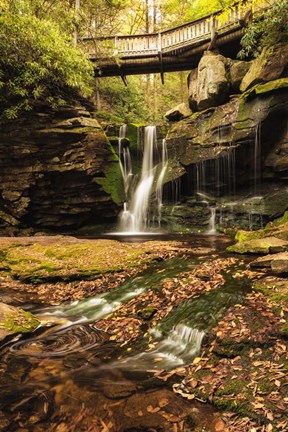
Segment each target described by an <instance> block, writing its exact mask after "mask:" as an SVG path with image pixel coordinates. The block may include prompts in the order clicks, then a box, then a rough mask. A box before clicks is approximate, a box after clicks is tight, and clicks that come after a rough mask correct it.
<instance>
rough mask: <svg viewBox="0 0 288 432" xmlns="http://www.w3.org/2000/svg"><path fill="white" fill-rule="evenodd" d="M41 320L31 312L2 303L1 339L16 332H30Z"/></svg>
mask: <svg viewBox="0 0 288 432" xmlns="http://www.w3.org/2000/svg"><path fill="white" fill-rule="evenodd" d="M39 324H40V322H39V321H38V319H37V318H36V317H35V316H34V315H32V314H31V313H30V312H26V311H24V310H23V309H19V308H16V307H14V306H9V305H6V304H5V303H0V339H3V338H4V337H6V336H8V335H10V334H14V333H30V332H33V331H34V330H36V328H37V327H38V326H39Z"/></svg>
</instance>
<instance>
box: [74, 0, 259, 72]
mask: <svg viewBox="0 0 288 432" xmlns="http://www.w3.org/2000/svg"><path fill="white" fill-rule="evenodd" d="M266 7H267V4H266V1H265V0H263V4H262V5H261V6H259V7H258V9H257V11H256V12H260V11H262V10H263V9H265V8H266ZM250 10H251V4H249V1H247V2H246V3H245V4H244V5H243V4H242V5H239V4H238V5H235V6H234V7H233V8H232V9H231V10H230V12H229V14H227V16H225V18H224V17H223V14H222V15H221V11H220V12H218V13H216V14H214V15H210V16H207V17H204V18H201V19H198V20H196V21H192V22H189V23H187V24H184V25H182V26H179V27H175V28H173V29H170V30H166V31H163V32H159V33H150V34H141V35H129V36H123V35H121V36H113V37H112V36H111V37H102V38H93V37H84V38H83V39H82V41H83V47H84V49H85V50H86V52H87V53H88V54H89V57H90V59H91V61H93V62H95V64H96V63H97V67H96V68H95V76H99V77H100V76H125V75H134V74H135V75H136V74H142V73H145V74H147V73H161V75H163V74H164V72H171V71H179V70H189V69H191V68H194V67H195V66H197V64H198V62H199V59H200V57H201V54H202V53H203V51H205V50H207V49H209V47H211V43H213V42H215V41H216V42H217V46H219V45H220V46H221V45H225V44H227V43H230V42H231V41H235V40H239V39H240V38H241V37H242V35H243V32H244V29H243V24H244V22H245V17H246V16H247V14H248V13H249V11H250Z"/></svg>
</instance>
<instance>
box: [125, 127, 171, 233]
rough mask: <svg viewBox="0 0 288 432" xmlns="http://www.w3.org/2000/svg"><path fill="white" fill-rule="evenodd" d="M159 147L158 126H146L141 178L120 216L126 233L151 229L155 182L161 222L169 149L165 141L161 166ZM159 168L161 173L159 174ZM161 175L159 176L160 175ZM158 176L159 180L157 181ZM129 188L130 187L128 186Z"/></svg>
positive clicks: (159, 220)
mask: <svg viewBox="0 0 288 432" xmlns="http://www.w3.org/2000/svg"><path fill="white" fill-rule="evenodd" d="M156 145H157V136H156V126H146V127H145V133H144V149H143V161H142V171H141V177H140V180H139V182H138V185H137V186H136V189H135V190H134V191H131V200H130V202H127V203H125V204H124V209H123V211H122V213H121V215H120V230H121V232H126V233H131V234H132V233H140V232H143V231H146V230H147V228H148V227H149V208H150V197H151V194H152V191H153V186H154V182H155V181H156V185H155V192H156V202H157V211H158V224H159V225H160V222H161V207H162V186H163V181H164V176H165V171H166V169H167V149H166V145H165V141H163V144H162V158H161V159H162V160H161V165H159V163H158V162H157V163H155V162H154V151H155V147H156ZM159 167H161V168H160V172H159ZM131 172H132V170H131ZM158 173H159V174H158ZM157 175H158V179H157ZM128 188H129V185H128Z"/></svg>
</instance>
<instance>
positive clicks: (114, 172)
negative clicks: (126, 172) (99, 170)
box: [94, 161, 125, 205]
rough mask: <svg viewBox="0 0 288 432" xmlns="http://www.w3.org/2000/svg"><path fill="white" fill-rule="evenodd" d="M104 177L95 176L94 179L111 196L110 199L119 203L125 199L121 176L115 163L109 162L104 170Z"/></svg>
mask: <svg viewBox="0 0 288 432" xmlns="http://www.w3.org/2000/svg"><path fill="white" fill-rule="evenodd" d="M104 173H105V177H96V178H95V179H94V180H95V182H96V183H97V184H99V185H101V186H102V189H103V190H104V191H105V192H106V193H107V194H109V195H110V196H111V198H112V200H113V201H114V202H115V203H116V204H117V205H121V203H123V201H124V200H125V196H124V186H123V178H122V174H121V171H120V167H119V164H118V161H117V163H116V162H114V163H111V164H110V165H109V166H108V167H107V168H106V169H105V171H104Z"/></svg>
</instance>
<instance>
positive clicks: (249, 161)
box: [164, 44, 288, 231]
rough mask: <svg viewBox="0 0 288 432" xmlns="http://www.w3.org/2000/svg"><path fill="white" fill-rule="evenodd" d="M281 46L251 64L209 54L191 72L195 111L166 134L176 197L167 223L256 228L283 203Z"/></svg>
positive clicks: (287, 101) (286, 194) (287, 81)
mask: <svg viewBox="0 0 288 432" xmlns="http://www.w3.org/2000/svg"><path fill="white" fill-rule="evenodd" d="M287 51H288V46H287V45H283V44H282V45H279V46H278V47H275V48H274V51H273V50H271V49H270V50H264V52H263V54H262V55H261V56H260V57H259V58H258V59H256V60H255V61H253V62H239V61H235V60H231V59H227V58H225V57H223V56H222V55H220V54H218V53H213V52H212V53H211V52H207V53H205V54H204V55H203V57H202V59H201V60H200V63H199V66H198V69H196V70H193V71H192V72H191V73H190V75H189V79H188V86H189V94H190V96H189V103H190V107H191V109H192V111H193V114H191V115H190V116H188V117H186V118H183V117H182V120H181V121H178V122H174V123H173V124H172V125H171V128H170V131H169V133H168V135H167V147H168V153H169V157H170V160H171V162H170V172H169V176H168V177H167V180H169V179H170V178H171V177H173V174H172V173H173V172H174V173H175V172H176V169H177V170H178V173H179V174H180V176H181V178H180V179H179V185H178V190H179V189H180V196H182V198H181V202H180V203H179V202H178V207H177V208H175V207H174V208H173V217H174V219H175V217H176V220H178V222H176V223H175V221H174V222H173V223H172V222H171V217H170V209H169V207H168V208H166V210H165V211H164V214H165V213H166V214H165V217H164V219H165V220H166V222H167V224H168V226H171V223H172V225H173V224H174V225H177V223H178V224H180V225H182V226H184V227H185V226H186V227H187V229H189V227H192V229H193V227H194V228H200V230H206V231H207V230H208V229H209V221H210V222H211V218H212V217H214V218H215V222H216V224H218V226H219V227H221V228H225V227H240V228H250V229H251V228H260V227H261V226H263V224H265V222H268V221H269V220H271V219H273V218H275V217H278V216H280V215H281V214H283V213H284V211H285V210H286V209H287V208H288V184H287V179H288V163H287V162H288V144H287V143H288V135H287V119H288V78H287V60H288V57H287ZM273 53H274V54H273ZM274 66H275V67H274ZM243 89H244V90H245V91H244V92H243ZM174 178H175V176H174ZM171 189H173V185H172V184H169V182H168V184H167V185H166V192H168V194H169V190H170V191H171ZM212 210H213V211H212Z"/></svg>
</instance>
